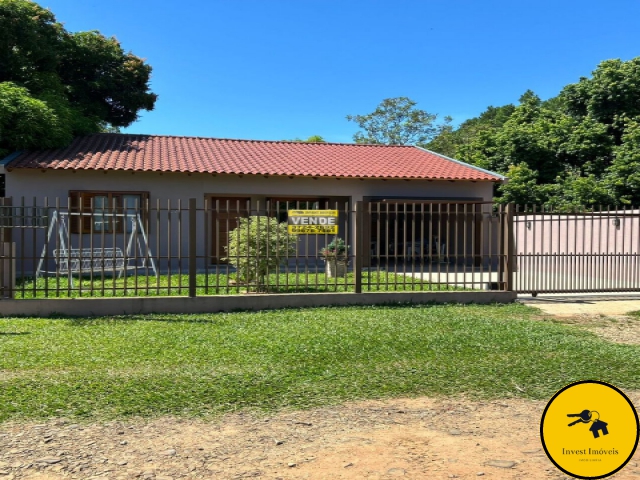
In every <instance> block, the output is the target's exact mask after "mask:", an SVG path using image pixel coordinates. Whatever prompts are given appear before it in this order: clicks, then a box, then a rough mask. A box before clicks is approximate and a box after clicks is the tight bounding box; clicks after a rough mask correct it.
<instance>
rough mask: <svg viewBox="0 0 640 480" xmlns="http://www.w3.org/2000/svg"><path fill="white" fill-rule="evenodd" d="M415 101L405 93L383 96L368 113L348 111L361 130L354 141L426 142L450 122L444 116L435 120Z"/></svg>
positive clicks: (431, 114) (348, 118)
mask: <svg viewBox="0 0 640 480" xmlns="http://www.w3.org/2000/svg"><path fill="white" fill-rule="evenodd" d="M415 106H416V102H414V101H413V100H411V99H410V98H407V97H397V98H386V99H384V100H383V101H382V103H380V105H378V107H377V108H376V109H375V110H374V111H373V112H372V113H369V114H368V115H347V120H349V121H351V122H355V123H357V124H358V125H359V126H360V128H362V129H363V130H364V132H362V131H360V132H357V133H356V134H355V135H354V136H353V140H354V141H355V142H356V143H374V144H375V143H378V144H385V145H416V144H425V143H427V142H428V141H429V140H431V139H432V138H433V137H435V136H436V135H437V134H438V133H440V132H441V131H442V130H443V129H444V128H446V126H447V125H449V123H451V117H445V118H444V120H443V122H442V123H440V124H438V123H436V120H437V118H438V115H437V114H433V113H429V112H427V111H425V110H420V109H418V108H415Z"/></svg>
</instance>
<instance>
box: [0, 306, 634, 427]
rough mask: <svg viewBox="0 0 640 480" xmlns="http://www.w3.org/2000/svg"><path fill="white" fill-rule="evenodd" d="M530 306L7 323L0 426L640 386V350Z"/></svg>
mask: <svg viewBox="0 0 640 480" xmlns="http://www.w3.org/2000/svg"><path fill="white" fill-rule="evenodd" d="M536 313H537V311H536V310H534V309H531V308H528V307H526V306H523V305H496V306H478V305H469V306H456V305H448V306H447V305H433V306H386V307H380V306H377V307H373V306H372V307H351V308H329V307H327V308H314V309H300V310H299V309H288V310H277V311H265V312H258V313H229V314H203V315H145V316H129V317H104V318H96V319H80V318H51V319H38V318H0V352H2V355H1V356H0V421H5V420H9V419H20V418H46V417H52V416H64V417H76V418H77V417H85V418H91V419H95V418H118V417H124V416H131V415H142V416H156V415H165V414H169V415H178V416H183V415H186V416H191V415H215V414H219V413H222V412H226V411H232V410H238V409H245V408H250V409H257V410H267V411H268V410H277V409H281V408H306V407H311V406H317V405H327V404H335V403H338V402H342V401H345V400H352V399H365V398H383V397H392V396H412V395H460V394H465V395H468V396H471V397H482V398H499V397H511V396H519V397H527V398H535V399H547V398H550V396H551V395H552V394H553V393H554V392H556V391H557V390H558V389H559V388H561V387H562V386H563V385H566V384H567V383H569V382H571V381H574V380H578V379H587V378H594V379H601V380H606V381H609V382H611V383H613V384H615V385H617V386H618V387H620V388H622V389H639V388H640V376H639V375H638V372H639V371H640V347H638V346H627V345H619V344H614V343H610V342H607V341H604V340H601V339H599V338H598V337H596V336H595V335H593V334H591V333H589V332H587V331H585V330H582V329H580V328H579V327H577V326H568V325H563V324H558V323H554V322H545V321H532V320H530V317H531V316H532V315H536Z"/></svg>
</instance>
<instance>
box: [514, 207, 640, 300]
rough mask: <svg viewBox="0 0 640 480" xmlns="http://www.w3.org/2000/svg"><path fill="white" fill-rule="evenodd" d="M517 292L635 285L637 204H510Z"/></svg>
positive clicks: (639, 277)
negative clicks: (556, 207) (575, 206)
mask: <svg viewBox="0 0 640 480" xmlns="http://www.w3.org/2000/svg"><path fill="white" fill-rule="evenodd" d="M514 230H515V243H516V247H515V261H516V270H517V271H516V274H515V290H516V291H517V292H519V293H531V294H533V295H537V294H538V293H574V292H575V293H580V292H636V291H640V270H639V267H640V259H639V257H640V210H639V209H637V208H632V207H620V208H617V207H597V208H591V209H586V208H580V209H574V210H572V211H571V212H565V211H557V210H554V208H553V207H551V206H537V205H519V206H517V207H516V209H515V218H514Z"/></svg>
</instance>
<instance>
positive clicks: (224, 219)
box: [211, 197, 251, 264]
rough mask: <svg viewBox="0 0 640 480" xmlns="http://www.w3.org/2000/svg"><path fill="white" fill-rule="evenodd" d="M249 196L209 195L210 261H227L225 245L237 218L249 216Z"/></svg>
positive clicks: (236, 223)
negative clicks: (225, 259)
mask: <svg viewBox="0 0 640 480" xmlns="http://www.w3.org/2000/svg"><path fill="white" fill-rule="evenodd" d="M250 201H251V199H250V198H249V197H211V263H213V264H218V263H227V262H225V261H223V260H222V259H223V258H225V257H226V256H227V251H226V249H225V247H226V246H227V245H228V242H229V232H230V231H232V230H233V229H234V228H236V227H237V226H238V218H240V217H248V216H249V205H250Z"/></svg>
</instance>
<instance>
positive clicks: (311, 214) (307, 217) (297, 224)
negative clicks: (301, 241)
mask: <svg viewBox="0 0 640 480" xmlns="http://www.w3.org/2000/svg"><path fill="white" fill-rule="evenodd" d="M287 225H288V229H289V233H296V234H303V235H323V234H329V235H337V234H338V211H337V210H289V211H288V218H287Z"/></svg>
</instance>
